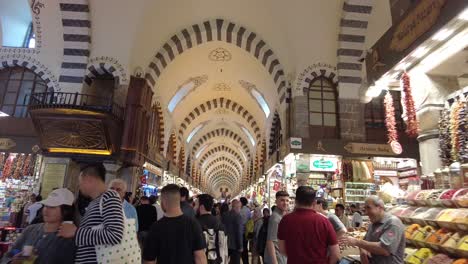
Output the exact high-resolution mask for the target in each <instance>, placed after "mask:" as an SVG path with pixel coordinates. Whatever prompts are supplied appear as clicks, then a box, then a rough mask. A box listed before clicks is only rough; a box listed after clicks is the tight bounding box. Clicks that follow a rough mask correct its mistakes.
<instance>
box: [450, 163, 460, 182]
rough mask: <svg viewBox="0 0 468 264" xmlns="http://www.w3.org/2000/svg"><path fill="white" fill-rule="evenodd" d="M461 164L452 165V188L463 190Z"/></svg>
mask: <svg viewBox="0 0 468 264" xmlns="http://www.w3.org/2000/svg"><path fill="white" fill-rule="evenodd" d="M461 174H462V172H461V165H460V162H454V163H452V165H450V188H452V189H459V188H463V178H462V175H461Z"/></svg>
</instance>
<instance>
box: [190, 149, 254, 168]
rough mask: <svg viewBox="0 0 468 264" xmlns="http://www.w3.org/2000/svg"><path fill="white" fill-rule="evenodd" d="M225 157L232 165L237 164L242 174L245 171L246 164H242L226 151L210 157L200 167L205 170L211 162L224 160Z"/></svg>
mask: <svg viewBox="0 0 468 264" xmlns="http://www.w3.org/2000/svg"><path fill="white" fill-rule="evenodd" d="M223 157H224V158H226V160H228V162H229V163H230V164H235V165H236V167H238V168H240V171H242V172H243V171H244V167H243V166H245V164H242V163H240V162H239V161H238V160H237V158H236V157H235V156H234V155H232V154H230V153H228V152H226V151H221V152H218V153H216V154H215V155H212V156H210V157H208V159H206V160H205V161H204V162H203V163H199V167H200V169H201V170H205V169H206V168H207V166H208V164H209V163H210V162H211V161H213V160H216V159H219V158H223Z"/></svg>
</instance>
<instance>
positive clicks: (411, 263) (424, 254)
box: [405, 248, 434, 264]
mask: <svg viewBox="0 0 468 264" xmlns="http://www.w3.org/2000/svg"><path fill="white" fill-rule="evenodd" d="M432 256H434V252H433V251H432V250H431V249H429V248H420V249H419V250H418V251H416V252H415V253H414V254H413V255H410V256H408V257H407V258H406V259H405V262H406V263H408V264H422V263H424V261H425V260H427V259H429V258H430V257H432Z"/></svg>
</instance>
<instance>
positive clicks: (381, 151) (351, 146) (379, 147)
mask: <svg viewBox="0 0 468 264" xmlns="http://www.w3.org/2000/svg"><path fill="white" fill-rule="evenodd" d="M344 149H345V150H346V151H348V152H349V153H354V154H368V155H393V156H396V155H398V154H396V153H394V152H393V150H392V147H391V146H390V145H387V144H366V143H348V144H347V145H346V146H344Z"/></svg>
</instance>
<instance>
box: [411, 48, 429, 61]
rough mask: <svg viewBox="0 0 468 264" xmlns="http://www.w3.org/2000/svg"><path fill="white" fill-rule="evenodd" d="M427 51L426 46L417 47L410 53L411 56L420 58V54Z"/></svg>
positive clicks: (422, 54)
mask: <svg viewBox="0 0 468 264" xmlns="http://www.w3.org/2000/svg"><path fill="white" fill-rule="evenodd" d="M428 51H429V49H428V48H426V47H419V48H417V49H416V51H415V52H414V53H413V54H411V56H412V57H415V58H422V56H424V55H426V53H427V52H428Z"/></svg>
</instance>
